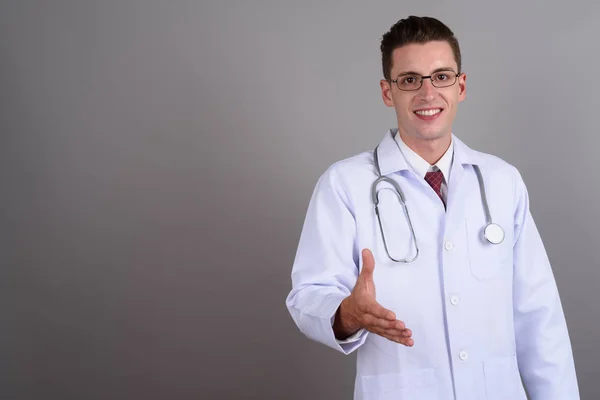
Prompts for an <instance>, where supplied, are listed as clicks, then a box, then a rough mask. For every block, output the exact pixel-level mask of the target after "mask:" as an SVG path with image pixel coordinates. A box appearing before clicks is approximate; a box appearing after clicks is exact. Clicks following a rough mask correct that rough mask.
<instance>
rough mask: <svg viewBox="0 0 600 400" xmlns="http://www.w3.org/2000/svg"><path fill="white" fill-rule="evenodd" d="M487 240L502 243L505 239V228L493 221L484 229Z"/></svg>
mask: <svg viewBox="0 0 600 400" xmlns="http://www.w3.org/2000/svg"><path fill="white" fill-rule="evenodd" d="M483 236H484V237H485V240H487V241H488V242H490V243H492V244H500V243H502V241H503V240H504V229H502V227H501V226H500V225H498V224H495V223H493V222H492V223H491V224H488V225H487V226H486V227H485V230H484V231H483Z"/></svg>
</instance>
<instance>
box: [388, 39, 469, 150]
mask: <svg viewBox="0 0 600 400" xmlns="http://www.w3.org/2000/svg"><path fill="white" fill-rule="evenodd" d="M392 65H393V67H392V71H391V79H392V80H395V79H396V78H397V77H398V76H400V78H399V79H403V76H402V75H403V74H406V73H411V74H413V75H415V74H416V75H421V76H428V75H432V74H434V72H435V71H440V70H446V71H453V74H454V75H455V73H456V72H458V66H457V64H456V60H455V59H454V54H453V53H452V48H451V47H450V45H449V44H448V43H447V42H445V41H433V42H427V43H425V44H409V45H405V46H403V47H400V48H397V49H395V50H394V51H393V53H392ZM454 75H451V76H449V79H454ZM465 81H466V75H465V74H461V75H460V76H459V78H458V79H457V81H456V83H454V85H452V86H448V87H443V88H438V87H434V86H433V85H432V84H431V80H430V79H424V80H423V83H422V86H421V88H420V89H418V90H415V91H402V90H400V89H399V88H398V86H397V85H396V83H393V82H387V81H386V80H382V81H381V95H382V97H383V101H384V103H385V104H386V105H387V106H388V107H394V108H395V109H396V115H397V118H398V129H399V130H400V132H401V133H402V134H403V136H404V137H406V139H408V140H409V141H415V140H416V141H422V140H435V139H440V138H445V137H449V136H450V134H451V133H452V123H453V122H454V118H455V116H456V109H457V107H458V103H460V102H461V101H463V100H464V99H465V96H466V83H465ZM405 82H406V81H405ZM408 82H411V81H410V80H408Z"/></svg>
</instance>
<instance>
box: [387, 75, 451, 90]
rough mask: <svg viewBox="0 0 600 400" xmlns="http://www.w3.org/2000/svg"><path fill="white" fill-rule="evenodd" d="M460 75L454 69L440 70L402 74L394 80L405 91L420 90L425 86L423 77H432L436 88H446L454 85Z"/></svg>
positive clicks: (432, 82)
mask: <svg viewBox="0 0 600 400" xmlns="http://www.w3.org/2000/svg"><path fill="white" fill-rule="evenodd" d="M459 76H460V73H458V74H457V73H456V72H454V71H451V70H449V71H438V72H435V73H433V74H431V75H429V76H422V75H415V74H401V75H398V77H397V78H396V79H394V80H393V81H392V82H394V83H395V84H396V86H398V89H400V90H404V91H411V90H419V89H421V86H423V79H431V84H432V85H433V86H434V87H436V88H444V87H448V86H452V85H454V84H455V83H456V80H457V79H458V77H459Z"/></svg>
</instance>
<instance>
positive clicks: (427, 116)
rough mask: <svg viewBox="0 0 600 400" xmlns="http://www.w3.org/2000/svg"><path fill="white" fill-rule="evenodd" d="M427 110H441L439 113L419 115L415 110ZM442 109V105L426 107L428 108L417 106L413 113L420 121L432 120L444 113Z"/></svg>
mask: <svg viewBox="0 0 600 400" xmlns="http://www.w3.org/2000/svg"><path fill="white" fill-rule="evenodd" d="M427 110H441V111H440V112H439V113H437V114H434V115H419V114H417V111H427ZM444 111H445V110H444V109H443V108H442V107H428V108H419V109H416V110H414V111H413V114H414V115H415V116H416V117H417V118H419V119H420V120H422V121H433V120H435V119H438V118H439V117H440V115H442V114H443V113H444Z"/></svg>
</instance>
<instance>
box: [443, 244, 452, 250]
mask: <svg viewBox="0 0 600 400" xmlns="http://www.w3.org/2000/svg"><path fill="white" fill-rule="evenodd" d="M444 248H445V249H446V250H448V251H450V250H452V249H453V248H454V245H453V244H452V242H446V244H444Z"/></svg>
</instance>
